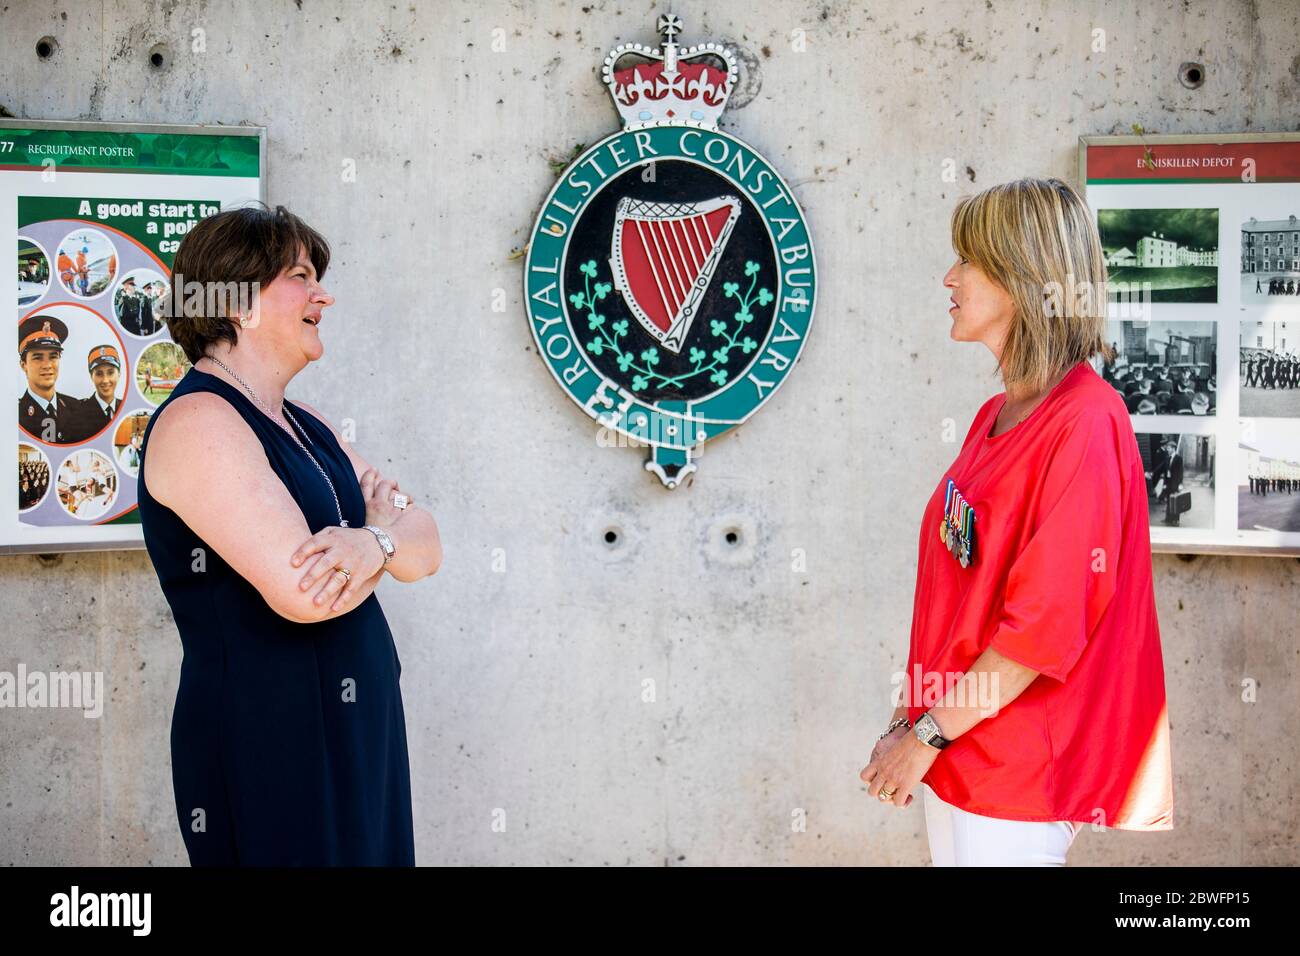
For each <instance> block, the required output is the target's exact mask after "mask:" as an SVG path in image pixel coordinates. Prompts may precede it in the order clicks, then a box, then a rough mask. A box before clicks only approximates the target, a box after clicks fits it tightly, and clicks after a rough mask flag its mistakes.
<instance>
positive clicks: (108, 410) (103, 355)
mask: <svg viewBox="0 0 1300 956" xmlns="http://www.w3.org/2000/svg"><path fill="white" fill-rule="evenodd" d="M101 365H111V366H113V368H115V369H117V371H118V374H119V375H120V374H121V373H122V359H121V357H120V356H119V355H118V352H117V346H115V345H96V346H95V347H94V348H93V349H91V350H90V354H89V355H87V356H86V371H87V372H88V373H89V374H90V383H91V387H92V388H94V384H95V369H96V368H98V367H99V366H101ZM78 404H79V406H80V419H79V421H78V422H77V424H76V425H75V426H74V427H73V431H74V432H75V431H78V430H80V432H81V434H82V436H83V437H84V438H89V437H90V436H91V435H94V434H95V433H96V432H98V431H99V430H100V429H101V428H103V427H104V426H105V425H107V424H108V423H109V422H111V421H112V420H113V416H115V415H116V414H117V413H118V411H119V406H120V405H121V404H122V403H121V400H119V399H118V397H117V396H116V395H114V396H113V403H112V404H111V405H106V404H104V400H103V399H101V398H100V397H99V390H98V389H94V390H93V391H92V392H91V393H90V398H83V399H81V401H80V402H79V403H78Z"/></svg>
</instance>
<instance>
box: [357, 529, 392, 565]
mask: <svg viewBox="0 0 1300 956" xmlns="http://www.w3.org/2000/svg"><path fill="white" fill-rule="evenodd" d="M362 527H363V528H365V529H366V530H367V531H369V532H370V533H371V534H373V535H374V536H375V539H376V540H377V541H378V542H379V546H380V547H381V548H383V549H384V564H385V566H386V565H387V564H388V562H389V561H391V560H393V555H394V554H396V553H397V548H396V546H395V545H394V544H393V539H392V538H391V537H389V535H388V532H387V531H385V530H384V529H383V528H376V527H375V526H374V525H372V524H367V525H362Z"/></svg>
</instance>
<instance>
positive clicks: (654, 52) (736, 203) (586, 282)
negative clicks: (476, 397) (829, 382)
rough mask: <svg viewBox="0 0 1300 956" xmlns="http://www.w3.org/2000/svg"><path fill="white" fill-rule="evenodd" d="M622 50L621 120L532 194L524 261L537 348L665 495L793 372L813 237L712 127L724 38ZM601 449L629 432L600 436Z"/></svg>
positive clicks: (756, 164)
mask: <svg viewBox="0 0 1300 956" xmlns="http://www.w3.org/2000/svg"><path fill="white" fill-rule="evenodd" d="M680 30H681V21H680V20H679V19H678V18H677V17H675V16H672V15H667V16H663V17H660V19H659V31H660V33H661V34H662V37H663V42H662V45H661V46H660V47H658V48H650V47H645V46H642V45H641V44H639V43H625V44H622V45H621V46H618V47H616V48H615V49H614V50H613V51H612V52H611V53H610V54H609V56H607V57H606V58H605V64H604V70H603V78H604V81H605V85H606V86H607V87H608V88H609V92H610V95H611V96H612V97H613V98H614V105H615V106H616V107H617V108H618V112H619V115H620V116H621V117H622V120H623V129H622V130H621V131H619V132H617V133H615V134H613V135H611V136H609V137H607V138H606V139H604V140H602V141H601V142H599V143H597V144H596V145H595V146H592V147H591V148H590V149H588V150H586V151H585V152H584V153H583V154H582V155H581V156H579V157H578V158H577V159H576V160H575V161H574V162H573V163H572V164H571V165H570V166H569V168H568V169H566V170H565V171H564V172H563V173H562V174H561V176H560V178H559V181H558V182H557V183H556V184H555V188H554V189H552V190H551V194H550V195H549V196H548V197H547V198H546V202H545V203H543V205H542V209H541V212H540V213H539V214H538V217H537V222H536V225H535V226H534V228H533V233H532V238H531V241H530V244H529V247H528V255H527V258H526V260H525V272H524V293H525V301H526V302H527V309H528V318H529V324H530V326H531V328H532V332H533V336H534V338H535V339H536V342H537V349H538V353H539V354H540V355H541V357H542V360H543V361H544V362H545V363H546V365H547V367H548V368H550V370H551V374H552V375H554V377H555V380H556V381H557V382H558V383H559V384H560V386H561V387H562V388H563V389H564V390H565V392H566V393H568V395H569V397H570V398H571V399H573V401H574V402H576V403H577V405H578V406H579V407H580V408H581V409H582V410H583V411H584V412H586V413H587V414H588V415H590V416H591V417H592V418H594V419H596V421H597V422H599V423H600V425H601V426H602V428H603V429H605V430H606V432H607V433H608V434H609V435H611V436H615V437H616V436H619V435H621V436H626V437H627V438H630V439H632V440H633V442H634V443H636V444H641V445H646V446H648V447H649V448H650V458H649V460H648V461H647V462H646V468H647V469H648V470H650V471H653V472H654V473H655V474H656V475H658V476H659V479H660V480H661V481H662V482H663V483H664V484H665V485H666V486H667V487H669V488H675V487H677V485H678V484H680V483H681V481H682V480H683V479H684V478H685V477H686V476H687V475H689V474H690V473H691V472H693V471H694V470H695V469H696V463H695V462H694V461H693V460H692V459H693V457H694V455H695V454H696V453H697V449H698V448H699V447H700V446H701V445H702V444H703V443H704V442H705V441H707V440H709V439H711V438H716V437H718V436H719V435H721V434H722V433H723V432H725V431H727V430H728V429H731V428H734V427H735V426H737V425H739V424H741V423H742V422H744V421H745V420H746V419H748V418H749V416H750V415H752V414H753V413H754V412H755V411H757V410H758V409H759V408H760V407H761V406H762V405H763V404H764V403H766V402H767V401H768V400H769V399H770V398H771V397H772V395H773V394H775V392H776V390H777V389H778V388H780V386H781V384H782V383H783V382H784V381H785V379H786V377H787V376H788V375H789V374H790V371H791V369H792V368H793V367H794V364H795V362H796V360H797V359H798V358H799V353H800V352H801V351H802V350H803V347H804V343H805V342H807V340H808V330H809V327H810V326H811V324H812V317H813V306H814V302H815V299H816V290H817V283H816V271H815V267H814V263H813V246H812V237H811V235H810V234H809V231H808V225H807V223H806V222H805V221H804V216H803V212H802V211H801V210H800V208H799V204H798V202H797V201H796V200H795V198H794V195H793V193H792V192H791V191H790V188H789V187H788V186H787V185H786V184H785V181H784V180H782V178H781V176H780V175H779V174H778V173H777V172H776V170H774V169H773V168H772V167H771V166H770V165H769V164H768V163H767V161H766V160H765V159H764V158H763V157H762V156H760V155H759V154H758V152H757V151H756V150H755V149H754V148H753V147H752V146H749V145H748V144H747V143H745V142H743V141H741V140H740V139H737V138H736V137H734V136H732V135H730V134H728V133H725V132H723V131H721V130H719V129H718V125H717V124H718V118H719V116H720V115H721V114H722V111H723V109H725V108H726V105H727V99H728V97H729V96H730V95H731V91H732V88H733V87H734V86H735V83H736V79H737V61H736V57H735V56H734V54H733V53H732V52H731V51H730V50H728V49H726V48H725V47H724V46H721V45H719V44H715V43H705V44H702V45H699V46H693V47H688V48H682V47H679V46H678V44H677V40H676V38H677V35H678V33H679V32H680ZM609 443H610V444H615V443H622V444H626V442H614V441H611V442H609Z"/></svg>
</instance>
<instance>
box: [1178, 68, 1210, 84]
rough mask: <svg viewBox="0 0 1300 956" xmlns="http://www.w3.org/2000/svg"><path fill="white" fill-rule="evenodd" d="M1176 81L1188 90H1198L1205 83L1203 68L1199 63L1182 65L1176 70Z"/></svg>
mask: <svg viewBox="0 0 1300 956" xmlns="http://www.w3.org/2000/svg"><path fill="white" fill-rule="evenodd" d="M1178 81H1179V82H1180V83H1182V84H1183V86H1185V87H1187V88H1188V89H1189V90H1195V89H1199V88H1200V86H1201V84H1202V83H1204V82H1205V67H1204V66H1203V65H1201V64H1200V63H1184V64H1183V65H1182V66H1180V67H1179V68H1178Z"/></svg>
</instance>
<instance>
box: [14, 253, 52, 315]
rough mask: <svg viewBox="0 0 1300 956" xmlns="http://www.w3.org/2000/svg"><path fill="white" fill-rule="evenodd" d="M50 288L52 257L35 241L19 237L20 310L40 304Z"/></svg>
mask: <svg viewBox="0 0 1300 956" xmlns="http://www.w3.org/2000/svg"><path fill="white" fill-rule="evenodd" d="M49 287H50V257H49V256H47V255H46V254H45V250H44V249H42V248H41V247H40V244H39V243H37V242H35V241H34V240H31V239H28V238H27V237H26V236H19V237H18V308H20V309H21V308H23V307H24V306H29V305H31V304H32V303H34V302H38V301H39V300H40V298H41V296H43V295H45V292H46V290H47V289H49Z"/></svg>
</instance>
